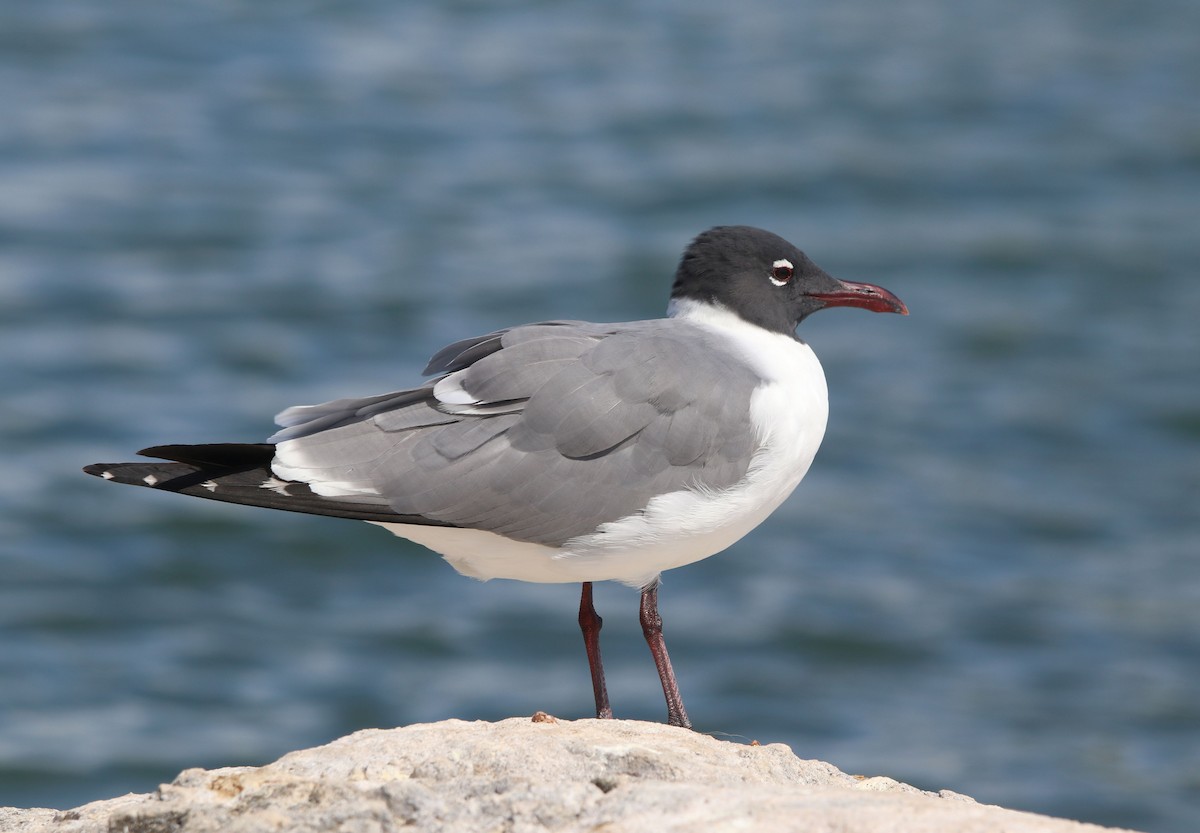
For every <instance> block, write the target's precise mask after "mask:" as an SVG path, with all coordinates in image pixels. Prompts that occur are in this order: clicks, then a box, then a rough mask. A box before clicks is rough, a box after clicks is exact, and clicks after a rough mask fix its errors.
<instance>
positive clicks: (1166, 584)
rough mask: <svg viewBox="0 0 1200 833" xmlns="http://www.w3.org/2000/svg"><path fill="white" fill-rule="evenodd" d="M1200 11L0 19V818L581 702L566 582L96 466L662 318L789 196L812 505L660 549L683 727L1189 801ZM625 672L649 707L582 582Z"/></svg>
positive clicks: (962, 785) (1128, 814) (1171, 819)
mask: <svg viewBox="0 0 1200 833" xmlns="http://www.w3.org/2000/svg"><path fill="white" fill-rule="evenodd" d="M1197 32H1200V6H1198V5H1197V4H1196V3H1194V2H1192V0H1151V1H1150V2H1143V3H1136V4H1135V3H1117V2H1096V0H1086V2H1085V0H1057V1H1056V2H1034V0H1003V2H1002V1H1001V0H978V1H977V2H972V3H968V4H963V3H959V2H952V0H910V2H906V3H903V4H880V3H872V2H866V0H847V2H842V3H836V4H835V3H815V2H799V3H796V2H766V1H765V0H752V2H747V3H740V4H729V3H726V2H714V0H702V2H695V0H689V2H686V3H685V2H674V3H657V4H633V3H620V2H618V3H606V4H585V3H580V2H575V3H557V4H550V3H540V2H519V0H514V1H513V2H507V3H498V4H484V3H471V2H456V3H448V4H441V5H433V4H415V3H397V2H384V1H383V0H360V2H342V3H322V2H306V3H274V2H229V3H200V2H176V3H170V4H147V3H141V2H132V0H109V2H105V3H84V2H64V1H63V0H47V1H46V2H39V3H17V2H11V3H4V4H0V101H3V102H4V108H3V111H4V117H3V119H0V397H2V400H0V401H2V403H3V404H2V407H0V680H2V681H3V682H2V683H0V804H15V805H19V806H37V805H43V806H53V807H70V806H73V805H76V804H80V803H82V802H85V801H89V800H93V799H97V798H103V797H109V796H111V795H116V794H119V793H122V792H126V791H138V792H144V791H149V790H152V789H153V788H154V787H155V786H156V785H157V784H158V783H159V782H162V781H167V780H170V779H171V778H172V777H174V775H175V774H176V773H177V772H178V771H179V770H181V769H184V768H186V767H190V766H210V767H211V766H224V765H241V764H258V763H263V762H266V761H269V760H272V759H274V758H275V757H277V756H279V755H281V754H283V753H284V752H287V751H289V750H292V749H296V748H300V747H304V746H309V745H313V744H318V743H322V742H324V741H328V740H330V739H332V738H335V737H338V736H340V735H342V734H345V733H347V732H350V731H353V730H355V729H359V728H363V727H369V726H395V725H400V724H407V723H411V722H414V721H429V720H439V719H442V718H449V717H459V718H484V719H494V718H501V717H506V716H511V715H519V714H529V713H531V712H532V711H534V710H535V709H545V710H547V711H549V712H552V713H555V714H558V715H560V716H563V717H582V716H586V715H588V713H589V709H590V704H591V694H590V686H589V682H588V678H587V669H586V663H585V660H584V656H583V650H582V645H581V641H580V639H579V634H578V631H577V629H576V627H575V621H574V619H575V606H576V604H577V601H578V599H577V595H576V593H577V590H576V588H574V587H571V586H554V585H546V586H537V585H521V584H516V583H511V582H492V583H490V584H479V583H476V582H473V581H470V580H468V579H464V578H461V577H459V576H457V575H456V574H455V573H454V572H453V571H452V570H451V569H450V568H449V567H447V566H446V565H445V564H443V563H442V562H441V561H440V560H439V559H437V558H436V557H434V556H432V555H430V554H428V553H426V552H424V551H422V550H420V549H419V548H417V547H415V546H411V545H409V544H407V543H406V542H402V541H398V540H395V539H393V538H391V537H390V536H388V535H387V534H386V533H384V532H382V531H380V530H377V529H374V528H371V527H367V526H366V525H361V524H354V523H349V522H342V521H336V520H328V519H317V518H307V517H301V516H294V515H284V514H273V513H269V512H262V511H255V510H249V509H243V508H240V507H230V506H223V505H219V504H211V503H206V502H202V501H191V500H186V499H183V498H179V497H177V496H173V495H165V494H155V493H153V492H150V491H148V490H136V491H135V490H133V489H125V488H118V487H115V486H109V485H106V484H104V483H102V482H100V481H98V480H94V479H91V478H87V477H85V476H84V475H82V474H81V473H80V472H79V467H80V466H82V465H84V464H87V463H91V462H95V461H104V462H109V461H117V460H122V459H128V458H129V455H130V453H131V452H132V451H134V450H136V449H138V448H141V447H143V446H146V445H151V444H155V443H160V442H204V441H220V440H249V441H256V440H259V439H261V438H263V437H264V436H266V434H268V433H269V432H270V431H271V425H270V417H271V415H272V414H274V413H275V412H277V411H279V410H282V409H283V408H284V407H286V406H288V405H291V404H296V403H305V402H314V401H323V400H326V399H331V398H335V397H338V396H344V395H355V394H367V393H373V392H379V391H383V390H388V389H393V388H396V387H400V386H403V385H405V384H408V383H410V382H411V381H412V380H413V379H414V378H415V376H416V374H417V372H418V371H419V369H420V368H421V367H422V366H423V364H424V362H425V359H426V358H427V357H428V355H429V354H430V353H432V352H433V351H434V350H436V349H437V348H438V347H440V346H441V345H442V344H443V343H445V342H446V341H448V340H451V339H456V338H461V337H466V336H469V335H473V334H476V333H478V332H482V331H486V330H490V329H494V328H497V327H500V326H503V325H506V324H512V323H518V322H523V321H532V320H540V319H546V318H554V317H584V318H590V319H593V320H606V319H607V320H627V319H631V318H640V317H651V316H654V315H657V314H658V313H659V312H660V311H661V310H662V308H663V305H664V300H665V296H666V292H667V287H668V285H669V280H670V275H671V272H672V270H673V268H674V264H675V260H676V258H677V257H678V254H679V251H680V250H681V248H682V247H683V245H684V244H685V243H686V242H687V240H688V239H689V238H690V237H691V236H692V235H694V234H695V233H697V232H699V231H701V230H702V229H704V228H706V227H708V226H710V225H714V224H717V223H750V224H756V225H761V226H764V227H767V228H770V229H772V230H774V231H776V232H779V233H780V234H783V235H784V236H786V237H788V238H790V239H792V240H793V241H794V242H796V243H797V244H799V245H800V246H801V247H803V248H805V249H806V250H807V251H808V253H809V254H810V255H811V256H812V257H813V259H814V260H816V261H817V262H818V263H819V264H821V265H822V266H824V267H825V268H826V269H828V270H829V271H831V272H832V273H834V274H836V275H839V276H842V277H845V278H848V279H855V280H867V281H871V282H874V283H879V284H882V285H884V286H886V287H888V288H889V289H891V290H893V291H894V292H896V293H897V294H898V295H899V296H900V297H902V298H903V299H904V300H905V301H906V302H907V303H908V305H909V307H910V308H911V310H912V315H911V316H910V317H909V318H906V319H905V318H900V317H897V316H872V315H868V314H865V313H862V312H859V311H847V310H836V311H831V312H826V313H821V314H819V315H817V316H815V317H814V318H813V319H811V320H810V321H808V322H805V324H804V326H803V332H802V334H803V335H804V336H805V338H806V339H807V340H808V341H809V342H810V343H811V344H812V345H813V346H814V348H815V349H816V350H817V352H818V354H819V355H820V356H821V357H822V360H823V362H824V364H825V367H826V371H827V374H828V377H829V385H830V390H831V400H832V402H831V410H832V418H831V424H830V428H829V433H828V435H827V437H826V441H825V445H824V447H823V449H822V451H821V453H820V454H819V455H818V458H817V461H816V463H815V465H814V467H813V469H812V471H811V473H810V475H809V477H808V478H807V479H806V481H805V482H804V483H803V484H802V485H801V487H800V488H799V490H798V491H797V493H796V495H795V496H794V497H793V498H792V500H790V501H789V502H788V503H787V504H786V505H785V506H784V507H783V508H782V509H780V510H779V511H778V512H777V513H776V514H775V515H774V516H773V517H772V519H771V520H770V521H768V522H767V523H766V524H764V525H763V526H762V527H761V528H760V529H759V530H758V531H756V532H755V533H753V534H752V535H750V536H748V537H747V538H746V539H745V540H743V541H742V542H741V543H739V544H738V545H736V546H735V547H733V548H732V549H731V550H730V551H728V552H727V553H725V554H722V555H720V556H718V557H716V558H713V559H710V560H709V561H707V562H704V563H701V564H699V565H695V566H692V567H689V568H686V569H683V570H679V571H676V572H673V573H670V574H668V576H667V578H666V583H665V584H664V587H663V591H662V608H663V615H664V618H665V620H666V626H667V636H668V641H669V644H670V647H671V651H672V656H673V658H674V660H675V665H676V669H677V671H678V672H679V676H680V682H681V685H682V687H683V692H684V695H685V699H686V702H687V704H688V708H689V711H690V712H691V714H692V717H693V719H694V720H695V722H696V724H697V728H699V729H700V730H702V731H707V732H713V733H718V734H721V735H722V736H725V735H728V736H731V737H733V738H745V739H749V738H756V739H758V740H760V741H762V742H764V743H766V742H784V743H787V744H790V745H791V746H792V747H793V748H794V749H795V750H796V752H797V753H798V754H800V755H801V756H803V757H812V758H822V759H825V760H828V761H832V762H833V763H835V764H836V765H838V766H839V767H841V768H843V769H845V770H847V771H850V772H855V773H863V774H887V775H891V776H894V777H896V778H899V779H902V780H905V781H909V782H912V783H915V784H917V785H920V786H922V787H927V788H934V789H938V788H950V789H953V790H957V791H960V792H964V793H968V794H970V795H973V796H975V797H976V798H978V799H980V800H981V801H986V802H994V803H1002V804H1006V805H1009V806H1013V807H1018V808H1023V809H1029V810H1036V811H1041V812H1046V813H1052V814H1058V815H1064V816H1070V817H1075V818H1081V819H1085V820H1090V821H1096V822H1102V823H1108V824H1121V825H1129V826H1134V827H1139V828H1143V829H1146V830H1152V831H1178V832H1179V833H1182V831H1192V830H1195V829H1196V828H1197V817H1198V816H1200V323H1198V320H1200V281H1198V280H1197V279H1196V269H1197V264H1198V263H1200V228H1198V222H1197V217H1198V216H1200V106H1198V102H1200V49H1198V48H1197V46H1196V44H1197ZM597 605H598V607H599V609H600V611H601V613H602V614H603V615H604V616H605V621H606V627H605V632H604V638H605V641H604V649H605V658H606V661H607V664H608V668H609V688H610V691H611V693H612V696H613V704H614V707H615V708H616V710H617V712H618V714H619V715H620V716H623V717H633V718H642V719H649V720H662V719H663V717H664V709H663V705H662V699H661V692H660V691H659V690H658V688H657V686H658V682H657V678H656V676H655V674H654V670H653V667H652V665H651V662H650V658H649V655H648V652H647V651H646V649H645V646H644V644H643V643H642V641H641V636H640V632H639V630H638V627H637V622H636V595H635V594H634V593H633V592H632V591H629V590H627V589H624V588H620V587H607V586H606V587H601V588H598V595H597Z"/></svg>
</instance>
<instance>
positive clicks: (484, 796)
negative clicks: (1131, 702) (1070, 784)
mask: <svg viewBox="0 0 1200 833" xmlns="http://www.w3.org/2000/svg"><path fill="white" fill-rule="evenodd" d="M401 829H403V830H406V831H414V833H427V832H428V833H435V831H436V833H462V831H497V833H499V832H500V831H503V832H504V833H525V832H526V831H530V832H531V833H532V831H563V832H564V833H567V832H568V831H569V832H570V833H574V831H580V832H582V831H597V830H604V831H607V833H642V832H643V831H644V832H645V833H666V832H667V831H705V833H723V831H746V830H753V831H763V833H773V831H805V833H848V832H849V831H853V832H854V833H876V831H878V832H879V833H882V832H883V831H888V833H916V832H917V831H920V832H921V833H927V832H928V833H939V832H940V831H945V832H946V833H985V831H986V833H993V831H1001V830H1002V831H1005V832H1006V833H1088V831H1094V832H1096V833H1098V831H1101V830H1105V829H1107V828H1100V827H1096V826H1094V825H1086V824H1080V823H1078V822H1072V821H1065V820H1060V819H1052V818H1047V817H1045V816H1038V815H1034V814H1031V813H1021V812H1016V811H1013V810H1006V809H1003V808H1000V807H992V806H986V805H982V804H978V803H976V802H975V801H973V800H972V799H970V798H967V797H965V796H961V795H958V794H956V793H951V792H948V791H943V792H941V793H930V792H925V791H922V790H918V789H916V788H915V787H910V786H908V785H906V784H901V783H899V782H897V781H894V780H892V779H890V778H860V777H856V776H851V775H846V774H845V773H843V772H841V771H840V770H838V769H837V768H836V767H834V766H831V765H830V764H826V763H822V762H820V761H804V760H801V759H799V758H797V757H796V756H795V755H793V754H792V751H791V750H790V749H789V748H788V747H786V746H784V745H782V744H771V745H769V746H753V745H744V744H738V743H730V742H728V741H723V740H716V739H714V738H712V737H709V736H707V735H701V734H697V733H695V732H691V731H687V730H685V729H678V728H674V727H671V726H665V725H662V724H656V723H642V722H638V721H631V720H603V721H601V720H573V721H567V720H556V719H554V718H552V717H548V716H545V715H537V716H535V717H534V718H533V719H532V720H531V719H530V718H511V719H509V720H503V721H500V722H498V723H485V722H474V723H470V722H465V721H461V720H447V721H443V722H441V723H432V724H420V725H415V726H407V727H404V728H400V729H386V730H384V729H371V730H366V731H362V732H356V733H355V734H353V735H350V736H348V737H345V738H342V739H340V740H337V741H334V742H333V743H330V744H327V745H325V746H320V747H317V748H315V749H305V750H302V751H299V752H292V753H291V754H288V755H285V756H284V757H282V758H280V759H279V760H278V761H276V762H275V763H272V764H268V765H267V766H264V767H229V768H225V769H216V770H202V769H189V770H186V771H184V772H183V773H181V774H180V775H179V777H178V778H176V779H175V780H174V781H173V782H172V783H170V784H165V785H163V786H161V787H160V788H159V789H158V791H157V792H154V793H150V794H146V795H127V796H123V797H121V798H114V799H111V800H108V801H97V802H93V803H91V804H87V805H85V806H83V807H79V808H77V809H75V810H69V811H56V810H42V809H34V810H14V809H7V810H6V809H0V831H2V832H3V833H51V831H52V832H53V833H175V832H176V831H178V833H218V831H219V833H268V831H270V833H277V831H289V832H294V833H307V831H313V833H316V832H317V831H322V832H324V831H339V833H376V831H379V833H383V831H393V830H401Z"/></svg>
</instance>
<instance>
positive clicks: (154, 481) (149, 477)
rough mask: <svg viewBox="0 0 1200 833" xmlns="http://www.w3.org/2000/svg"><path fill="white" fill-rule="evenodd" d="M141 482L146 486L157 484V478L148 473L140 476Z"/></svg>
mask: <svg viewBox="0 0 1200 833" xmlns="http://www.w3.org/2000/svg"><path fill="white" fill-rule="evenodd" d="M142 482H143V483H145V484H146V485H147V486H157V485H158V478H157V477H155V476H154V475H152V474H148V475H146V476H145V477H143V478H142Z"/></svg>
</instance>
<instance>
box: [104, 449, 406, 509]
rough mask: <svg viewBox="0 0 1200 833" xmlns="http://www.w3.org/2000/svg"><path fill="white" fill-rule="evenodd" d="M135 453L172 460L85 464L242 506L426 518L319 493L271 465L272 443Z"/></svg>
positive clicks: (108, 476) (118, 477)
mask: <svg viewBox="0 0 1200 833" xmlns="http://www.w3.org/2000/svg"><path fill="white" fill-rule="evenodd" d="M138 454H141V455H142V456H143V457H157V458H160V459H161V460H167V461H170V462H159V461H150V462H136V463H94V464H92V465H90V466H86V467H84V469H83V470H84V471H85V472H87V473H88V474H91V475H94V476H96V477H102V478H104V479H105V480H111V481H113V482H114V483H126V484H129V485H131V486H147V487H150V488H152V489H160V490H165V491H168V492H178V493H179V494H183V495H191V496H192V497H201V498H205V499H207V500H221V501H225V502H227V503H241V504H244V505H246V506H262V507H265V508H268V509H282V510H284V511H287V512H303V513H306V514H309V515H329V516H332V517H336V518H355V519H358V520H364V521H382V522H384V523H420V524H429V523H430V521H429V520H427V519H424V518H410V517H408V516H403V515H397V514H396V513H395V512H393V511H392V510H391V509H390V508H388V506H387V504H386V503H381V502H377V503H372V502H368V501H362V500H351V499H346V498H337V499H334V498H328V497H322V496H321V495H318V494H316V493H315V492H313V491H312V489H310V488H309V487H308V484H307V483H300V482H297V481H294V480H281V479H280V478H278V477H276V476H275V474H274V473H273V472H272V471H271V461H272V459H274V457H275V446H273V445H270V444H266V443H213V444H207V445H159V446H154V447H153V448H145V449H142V450H141V451H139V452H138Z"/></svg>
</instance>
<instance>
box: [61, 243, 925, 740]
mask: <svg viewBox="0 0 1200 833" xmlns="http://www.w3.org/2000/svg"><path fill="white" fill-rule="evenodd" d="M829 307H857V308H861V309H865V310H869V311H873V312H890V313H899V314H901V315H907V314H908V309H907V307H906V306H905V305H904V303H903V302H902V301H900V299H899V298H897V297H896V296H895V295H893V294H892V293H891V292H889V291H888V290H886V289H883V288H881V287H879V286H875V285H873V284H867V283H855V282H850V281H843V280H838V279H837V278H834V277H833V276H831V275H829V274H828V273H826V272H825V271H824V270H822V269H821V268H820V267H819V266H817V265H816V264H815V263H813V261H812V260H810V259H809V258H808V256H807V255H805V254H804V252H802V251H801V250H800V249H798V248H796V246H794V245H793V244H791V243H789V242H788V241H787V240H785V239H784V238H782V237H780V236H778V235H776V234H773V233H771V232H768V231H764V230H762V229H759V228H754V227H751V226H717V227H715V228H711V229H709V230H707V231H705V232H703V233H701V234H700V235H698V236H697V237H696V238H695V239H693V240H692V241H691V243H690V244H689V245H688V246H687V247H686V249H685V250H684V252H683V255H682V257H681V258H680V260H679V264H678V267H677V268H676V270H675V276H674V282H673V284H672V287H671V293H670V298H669V302H668V305H667V315H666V317H665V318H656V319H650V320H641V321H631V322H623V323H610V324H602V323H589V322H585V321H573V320H553V321H544V322H540V323H534V324H525V325H521V326H515V327H510V328H506V329H502V330H497V331H495V332H491V333H487V334H486V335H481V336H476V337H473V338H467V339H464V340H462V341H457V342H454V343H453V344H450V345H449V346H447V347H445V348H443V349H441V350H440V351H438V352H437V353H436V354H435V355H434V356H433V357H432V359H430V361H429V364H428V366H427V367H426V368H425V371H424V373H423V375H424V376H429V377H431V378H430V379H428V380H427V381H425V382H424V383H423V384H418V385H415V386H412V387H407V388H403V389H401V390H396V391H392V392H389V393H383V394H378V395H374V396H367V397H363V398H348V399H337V400H334V401H331V402H326V403H323V404H319V405H302V406H294V407H290V408H287V409H286V410H284V411H283V412H281V413H280V414H278V415H277V416H276V418H275V422H276V425H277V426H278V428H279V430H278V431H276V432H275V433H274V434H273V435H272V436H270V437H269V438H268V439H267V441H266V442H261V443H206V444H192V445H159V446H154V447H150V448H146V449H143V450H142V451H140V452H138V454H139V455H141V456H143V457H148V458H154V460H153V461H151V462H145V461H142V462H129V463H97V464H94V465H90V466H87V467H85V468H84V471H85V472H86V473H88V474H91V475H95V476H98V477H101V478H103V479H105V480H110V481H113V482H116V483H125V484H131V485H136V486H145V487H150V488H154V489H158V490H163V491H169V492H177V493H179V494H184V495H190V496H193V497H200V498H207V499H211V500H218V501H227V502H231V503H238V504H246V505H250V506H258V507H265V508H269V509H280V510H286V511H291V512H301V513H309V514H314V515H327V516H332V517H338V518H351V519H357V520H361V521H366V522H368V523H371V524H377V525H379V526H382V527H384V528H385V529H387V530H389V531H391V532H392V533H394V534H395V535H397V536H400V537H402V538H406V539H408V540H410V541H414V542H416V543H417V544H421V545H423V546H424V547H427V548H428V549H430V550H433V551H434V552H435V553H438V554H440V555H441V556H442V557H443V558H444V559H445V560H446V561H447V562H449V564H450V565H451V566H452V567H453V568H454V569H455V570H457V571H458V572H459V573H461V574H463V575H466V576H470V577H473V578H476V579H482V580H487V579H494V578H504V579H515V580H519V581H526V582H543V583H578V584H580V585H581V586H582V590H581V593H580V605H579V617H578V624H579V627H580V629H581V631H582V634H583V641H584V647H585V651H586V653H587V659H588V667H589V671H590V674H591V682H592V690H593V697H594V700H595V707H596V716H597V717H598V718H611V717H612V716H613V711H612V708H611V705H610V701H609V697H608V691H607V685H606V681H605V677H604V667H603V661H602V658H601V653H600V630H601V627H602V625H603V620H602V619H601V617H600V616H599V615H598V614H597V612H596V610H595V606H594V603H593V597H592V585H593V583H594V582H600V581H616V582H620V583H623V584H625V585H628V586H630V587H633V588H635V589H637V590H639V591H640V593H641V598H640V604H639V610H638V612H639V620H640V624H641V626H642V632H643V635H644V637H645V639H646V643H647V645H648V646H649V648H650V653H651V655H652V657H653V660H654V664H655V667H656V669H657V671H658V675H659V680H660V682H661V684H662V689H663V695H664V698H665V700H666V705H667V723H668V724H670V725H673V726H680V727H684V728H691V725H692V724H691V720H690V719H689V717H688V714H687V711H686V709H685V708H684V705H683V699H682V697H681V695H680V692H679V685H678V682H677V680H676V677H675V672H674V669H673V667H672V665H671V660H670V656H669V654H668V653H667V647H666V642H665V640H664V637H663V624H662V617H661V615H660V614H659V610H658V590H659V582H660V577H661V575H662V573H663V572H664V571H666V570H670V569H674V568H676V567H682V566H684V565H687V564H691V563H694V562H696V561H700V560H702V559H704V558H708V557H709V556H712V555H714V554H716V553H719V552H721V551H723V550H725V549H727V548H728V547H729V546H730V545H732V544H733V543H734V542H736V541H738V540H739V539H741V538H742V537H743V536H744V535H746V534H747V533H748V532H750V530H752V529H754V528H755V527H756V526H758V525H759V524H760V523H761V522H762V521H763V520H765V519H766V518H767V517H768V516H769V515H770V514H771V513H772V512H773V511H774V510H775V509H776V508H777V507H778V506H779V505H780V504H781V503H782V502H783V501H784V499H786V498H787V497H788V496H789V495H790V494H791V493H792V491H793V490H794V489H795V487H796V486H797V484H798V483H799V482H800V480H801V479H802V478H803V477H804V476H805V474H806V473H807V471H808V469H809V466H810V464H811V463H812V461H813V457H814V455H815V454H816V452H817V448H818V446H819V445H820V444H821V440H822V438H823V436H824V434H825V428H826V421H827V417H828V393H827V388H826V381H825V375H824V372H823V370H822V368H821V364H820V362H819V361H818V360H817V357H816V355H815V354H814V352H813V351H812V349H811V348H810V347H809V346H808V344H807V343H806V342H804V341H803V340H802V339H800V338H799V337H798V336H797V334H796V328H797V326H798V325H799V324H800V323H801V322H802V321H804V319H806V318H807V317H808V316H809V315H811V314H813V313H814V312H817V311H819V310H822V309H826V308H829Z"/></svg>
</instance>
